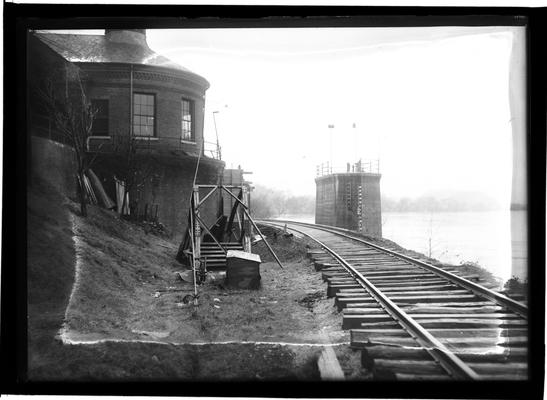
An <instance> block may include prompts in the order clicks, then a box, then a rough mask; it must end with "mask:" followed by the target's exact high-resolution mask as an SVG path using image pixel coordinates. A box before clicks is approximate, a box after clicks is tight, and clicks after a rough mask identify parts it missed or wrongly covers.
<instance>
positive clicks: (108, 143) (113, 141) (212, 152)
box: [87, 135, 222, 160]
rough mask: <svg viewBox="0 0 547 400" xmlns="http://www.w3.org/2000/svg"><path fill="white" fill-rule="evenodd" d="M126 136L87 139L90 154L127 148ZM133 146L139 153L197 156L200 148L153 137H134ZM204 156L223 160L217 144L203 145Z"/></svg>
mask: <svg viewBox="0 0 547 400" xmlns="http://www.w3.org/2000/svg"><path fill="white" fill-rule="evenodd" d="M128 140H129V139H128V138H127V137H126V136H115V135H114V136H90V137H88V138H87V150H88V151H89V152H98V153H112V152H115V151H116V150H117V149H118V148H119V146H124V145H125V146H126V145H127V143H128ZM132 146H134V148H135V150H137V151H139V152H147V151H150V152H168V151H180V152H182V153H185V154H189V155H194V156H197V155H198V154H199V151H200V149H199V147H198V143H197V142H190V141H184V140H181V139H179V138H168V137H152V136H134V137H133V138H132ZM202 155H203V156H205V157H209V158H213V159H215V160H221V159H222V158H221V148H220V146H219V145H217V143H212V142H207V141H205V142H204V143H203V152H202Z"/></svg>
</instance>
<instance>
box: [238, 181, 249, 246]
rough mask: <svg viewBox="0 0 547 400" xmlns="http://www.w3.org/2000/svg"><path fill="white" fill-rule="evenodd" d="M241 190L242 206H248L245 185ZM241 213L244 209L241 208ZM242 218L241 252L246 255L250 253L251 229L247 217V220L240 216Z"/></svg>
mask: <svg viewBox="0 0 547 400" xmlns="http://www.w3.org/2000/svg"><path fill="white" fill-rule="evenodd" d="M241 190H242V191H243V196H242V198H243V204H245V205H246V206H248V204H249V192H248V190H247V187H245V185H243V186H242V187H241ZM243 211H244V212H245V211H246V210H245V208H243ZM242 217H243V229H244V231H245V235H244V236H243V250H244V251H246V252H247V253H250V252H251V232H252V227H251V221H250V218H249V217H248V216H247V218H245V215H242Z"/></svg>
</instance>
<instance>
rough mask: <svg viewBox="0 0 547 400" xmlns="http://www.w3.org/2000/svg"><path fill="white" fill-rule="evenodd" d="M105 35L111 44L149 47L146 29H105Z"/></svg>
mask: <svg viewBox="0 0 547 400" xmlns="http://www.w3.org/2000/svg"><path fill="white" fill-rule="evenodd" d="M104 35H105V36H106V40H107V41H109V42H113V43H127V44H135V45H140V46H146V47H148V44H147V43H146V29H105V31H104Z"/></svg>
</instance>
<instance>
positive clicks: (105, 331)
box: [27, 183, 347, 381]
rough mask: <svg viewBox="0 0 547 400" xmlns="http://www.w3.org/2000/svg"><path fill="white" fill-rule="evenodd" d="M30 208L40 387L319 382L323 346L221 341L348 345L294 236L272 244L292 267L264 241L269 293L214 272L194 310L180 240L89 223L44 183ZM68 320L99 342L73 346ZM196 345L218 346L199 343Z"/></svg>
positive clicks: (75, 334)
mask: <svg viewBox="0 0 547 400" xmlns="http://www.w3.org/2000/svg"><path fill="white" fill-rule="evenodd" d="M27 206H28V207H27V209H28V232H29V235H28V307H29V308H28V314H29V319H28V336H29V345H28V361H29V364H28V366H29V378H30V379H31V380H36V381H40V380H141V379H152V380H180V379H183V380H185V379H186V380H203V379H205V380H233V379H236V380H241V379H243V380H263V379H265V380H269V379H274V380H277V379H313V378H317V370H316V367H315V360H316V358H317V356H318V352H319V351H320V347H310V346H294V345H278V344H260V345H256V344H252V343H248V344H243V345H242V344H237V343H235V344H211V343H215V342H216V343H218V342H223V341H234V342H239V341H249V342H252V341H260V342H273V343H275V342H283V343H286V342H288V343H296V342H304V343H324V342H328V341H333V340H334V341H336V340H340V341H344V340H347V338H346V337H345V336H344V335H345V334H344V333H343V332H341V331H340V321H339V316H338V315H337V313H336V311H335V309H334V308H333V306H332V301H331V300H330V299H326V296H325V293H326V287H325V284H324V283H323V282H322V280H321V277H320V275H319V274H317V273H316V272H315V271H314V269H313V267H312V265H311V264H310V263H309V261H308V260H307V259H305V257H304V254H305V246H304V245H303V244H300V243H298V242H296V241H294V240H293V239H287V238H280V239H278V240H273V241H272V246H273V247H274V249H276V251H277V253H278V255H279V256H280V258H281V259H282V261H283V264H284V267H285V268H284V269H283V270H281V269H280V268H279V266H278V265H277V264H276V263H275V262H272V261H270V259H269V258H268V257H269V256H267V255H266V254H265V253H264V250H265V249H264V245H263V244H257V246H256V251H257V252H259V253H260V254H262V255H263V258H264V262H263V264H262V265H261V275H262V287H261V289H260V290H258V291H241V290H239V291H236V290H230V289H228V288H225V287H224V286H223V284H222V283H223V279H222V277H220V276H218V275H217V276H216V279H212V278H213V277H214V274H210V277H211V278H210V279H209V280H208V281H207V283H206V284H204V285H202V286H201V287H200V297H199V303H200V305H199V306H198V307H197V308H194V307H193V306H191V305H187V304H184V302H183V298H184V295H186V294H189V293H192V290H193V285H192V284H191V283H187V282H183V281H181V280H179V279H177V275H176V272H177V271H181V270H182V269H183V266H181V265H180V264H178V263H177V262H176V261H175V259H174V255H175V253H176V249H177V246H178V243H174V242H171V241H169V240H167V239H166V238H162V237H159V236H156V235H154V234H146V233H145V231H144V229H143V227H141V226H138V225H136V224H133V223H130V222H128V221H124V220H121V219H120V218H119V217H118V216H117V215H116V214H115V213H114V212H111V211H107V210H103V209H101V208H98V207H96V206H90V207H89V216H88V217H87V218H85V219H84V218H81V217H80V216H79V213H78V205H77V203H75V202H74V201H73V200H71V199H68V198H66V197H64V196H63V195H61V194H59V193H57V192H56V191H55V190H53V189H52V188H50V187H48V186H46V185H44V184H40V183H38V184H35V185H34V186H33V187H30V188H29V189H28V205H27ZM76 265H79V270H80V271H79V274H78V276H75V269H76ZM74 283H76V285H74ZM73 287H74V289H73ZM71 292H72V296H71ZM63 324H65V327H66V336H65V339H68V340H72V341H74V342H77V343H81V342H87V343H83V344H72V345H70V344H66V343H65V344H63V342H62V341H61V337H60V336H59V332H60V328H61V327H62V326H63ZM119 340H123V341H122V342H119ZM93 341H95V342H93ZM146 341H153V342H154V343H146ZM196 342H199V343H210V344H206V345H200V346H194V345H189V344H187V343H196ZM184 343H186V344H184Z"/></svg>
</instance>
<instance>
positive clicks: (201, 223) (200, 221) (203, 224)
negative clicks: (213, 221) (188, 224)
mask: <svg viewBox="0 0 547 400" xmlns="http://www.w3.org/2000/svg"><path fill="white" fill-rule="evenodd" d="M196 220H197V221H198V223H199V224H200V225H201V227H202V228H203V229H205V231H206V232H207V233H208V234H209V235H210V236H211V238H213V240H214V241H215V243H216V244H217V246H218V247H220V249H221V250H222V251H223V252H224V254H228V251H226V249H225V248H224V247H222V245H221V244H220V243H219V242H218V240H216V238H215V236H214V235H213V234H212V233H211V231H210V230H209V229H208V228H207V226H206V225H205V223H204V222H203V220H202V219H201V218H200V217H198V216H197V215H196Z"/></svg>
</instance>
